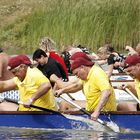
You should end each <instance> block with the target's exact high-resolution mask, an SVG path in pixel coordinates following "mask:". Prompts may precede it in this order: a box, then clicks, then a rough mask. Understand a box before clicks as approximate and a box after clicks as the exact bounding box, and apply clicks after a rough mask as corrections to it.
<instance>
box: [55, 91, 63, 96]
mask: <svg viewBox="0 0 140 140" xmlns="http://www.w3.org/2000/svg"><path fill="white" fill-rule="evenodd" d="M61 94H63V89H59V90H56V91H55V94H54V95H55V96H56V97H60V95H61Z"/></svg>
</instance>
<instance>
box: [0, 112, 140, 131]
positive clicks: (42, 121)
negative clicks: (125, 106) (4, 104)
mask: <svg viewBox="0 0 140 140" xmlns="http://www.w3.org/2000/svg"><path fill="white" fill-rule="evenodd" d="M68 116H69V117H68ZM68 116H67V115H66V116H65V115H64V116H63V115H59V114H48V113H44V112H1V113H0V118H1V119H0V126H3V127H20V128H21V127H22V128H39V129H40V128H43V129H79V130H83V129H92V127H91V126H90V125H89V124H88V123H87V122H85V120H84V121H83V120H82V119H81V118H86V119H87V118H88V116H87V115H85V114H80V113H72V115H68ZM73 116H74V118H76V117H80V119H79V118H78V119H77V118H76V119H73ZM71 117H72V118H71ZM139 118H140V112H128V113H118V112H113V113H109V115H108V114H104V113H103V114H101V115H100V119H102V120H104V121H110V119H111V120H112V121H113V122H115V123H116V124H117V125H118V126H119V127H120V128H123V129H130V130H132V131H137V132H138V131H140V125H139V124H140V119H139ZM90 121H91V120H90ZM93 123H95V122H94V121H93ZM94 130H96V129H95V128H94Z"/></svg>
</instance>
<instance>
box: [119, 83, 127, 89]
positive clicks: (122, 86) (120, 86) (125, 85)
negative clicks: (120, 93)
mask: <svg viewBox="0 0 140 140" xmlns="http://www.w3.org/2000/svg"><path fill="white" fill-rule="evenodd" d="M125 88H128V84H121V85H118V86H117V89H120V90H123V89H125Z"/></svg>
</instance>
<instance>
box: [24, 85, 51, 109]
mask: <svg viewBox="0 0 140 140" xmlns="http://www.w3.org/2000/svg"><path fill="white" fill-rule="evenodd" d="M50 89H51V84H50V83H49V82H45V83H42V84H41V85H40V87H39V88H38V90H37V91H36V92H35V93H34V94H33V95H32V96H31V97H30V98H29V100H28V101H27V102H25V103H24V106H25V107H29V106H30V105H31V104H32V103H33V102H35V101H36V100H37V99H39V98H40V97H41V96H43V95H44V94H46V93H47V92H48V91H49V90H50Z"/></svg>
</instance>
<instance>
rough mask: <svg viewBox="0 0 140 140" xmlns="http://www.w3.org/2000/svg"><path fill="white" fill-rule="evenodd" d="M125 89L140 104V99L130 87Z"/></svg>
mask: <svg viewBox="0 0 140 140" xmlns="http://www.w3.org/2000/svg"><path fill="white" fill-rule="evenodd" d="M124 90H125V91H126V92H127V93H129V94H130V95H131V96H132V97H133V98H134V99H135V100H136V101H137V103H139V104H140V100H139V99H138V98H137V97H136V96H135V95H134V94H133V93H132V92H131V91H130V90H129V89H128V88H125V89H124Z"/></svg>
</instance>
